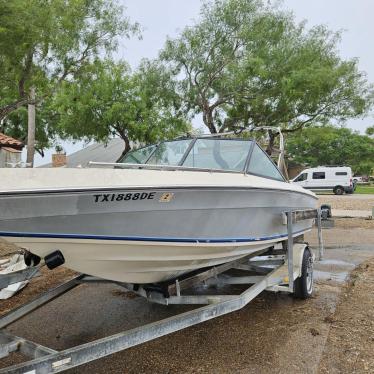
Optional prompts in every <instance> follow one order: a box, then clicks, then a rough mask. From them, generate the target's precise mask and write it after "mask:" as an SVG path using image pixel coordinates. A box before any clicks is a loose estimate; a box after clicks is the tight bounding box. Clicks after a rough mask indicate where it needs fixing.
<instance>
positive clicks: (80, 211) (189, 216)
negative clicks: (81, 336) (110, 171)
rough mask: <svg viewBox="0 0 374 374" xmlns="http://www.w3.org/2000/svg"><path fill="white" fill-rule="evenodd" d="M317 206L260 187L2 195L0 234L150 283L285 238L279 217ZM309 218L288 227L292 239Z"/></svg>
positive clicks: (98, 271) (106, 273) (82, 267)
mask: <svg viewBox="0 0 374 374" xmlns="http://www.w3.org/2000/svg"><path fill="white" fill-rule="evenodd" d="M315 207H316V199H315V198H314V197H312V196H310V195H308V194H304V193H300V192H293V191H285V190H277V189H271V188H269V189H264V188H261V189H260V188H244V187H240V188H233V187H231V188H230V187H217V188H214V187H205V188H204V187H190V188H182V187H179V188H177V187H175V186H174V187H164V188H149V187H143V188H136V189H129V188H127V189H126V188H113V189H105V190H104V189H97V190H94V189H90V190H85V191H74V190H68V191H61V190H60V191H52V192H43V193H42V192H34V193H18V194H10V195H2V196H0V208H1V213H0V236H1V237H3V238H5V239H7V240H9V241H11V242H13V243H15V244H17V245H19V246H22V247H25V248H27V249H29V250H30V251H31V252H32V253H35V254H37V255H39V256H41V257H44V256H46V255H47V254H49V253H51V252H53V251H55V250H60V251H61V252H62V253H63V255H64V258H65V261H66V263H65V266H67V267H68V268H71V269H73V270H76V271H79V272H83V273H86V274H91V275H94V276H98V277H101V278H105V279H111V280H115V281H121V282H129V283H156V282H162V281H165V280H168V279H171V278H175V277H177V276H179V275H181V274H183V273H187V272H190V271H193V270H196V269H199V268H204V267H207V266H212V265H217V264H221V263H225V262H229V261H232V260H235V259H238V258H240V257H243V256H246V255H248V254H251V253H256V252H258V251H259V250H261V249H264V248H266V247H268V246H271V245H272V243H276V242H279V241H281V240H285V239H286V237H287V226H286V225H284V222H283V220H282V212H284V211H287V210H289V209H310V208H315ZM311 226H312V220H306V221H302V222H299V223H297V224H295V225H294V235H300V234H302V233H304V232H306V231H307V230H309V229H310V228H311Z"/></svg>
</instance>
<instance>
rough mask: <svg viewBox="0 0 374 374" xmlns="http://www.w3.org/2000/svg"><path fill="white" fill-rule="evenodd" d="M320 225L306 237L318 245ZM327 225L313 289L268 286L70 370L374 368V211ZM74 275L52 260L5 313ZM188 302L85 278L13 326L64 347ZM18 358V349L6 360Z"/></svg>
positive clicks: (1, 308)
mask: <svg viewBox="0 0 374 374" xmlns="http://www.w3.org/2000/svg"><path fill="white" fill-rule="evenodd" d="M353 196H354V195H353ZM344 197H345V196H344ZM326 198H327V197H326ZM339 198H343V197H339ZM328 199H329V200H328V202H330V203H331V201H333V202H334V204H338V205H337V206H336V208H338V209H349V208H346V207H344V208H342V206H341V204H342V201H341V200H339V199H338V200H336V199H335V196H328ZM351 200H352V199H351ZM344 202H345V200H344V201H343V203H344ZM366 204H367V203H366ZM354 209H357V206H355V207H354ZM362 209H367V208H366V205H365V206H364V205H363V208H362ZM315 231H316V230H314V231H313V232H312V233H310V234H308V235H306V238H305V239H306V240H307V241H309V242H310V243H311V245H312V246H313V245H315V244H316V232H315ZM323 235H324V239H325V244H326V247H327V248H326V253H325V259H324V260H323V261H322V262H317V263H316V264H315V277H316V290H315V294H314V296H313V297H312V298H311V299H309V300H306V301H301V300H295V299H293V298H292V297H290V296H289V295H286V294H274V293H268V292H264V293H262V294H261V295H260V296H259V297H257V298H256V299H255V300H253V301H252V302H251V303H250V304H248V305H247V306H246V307H245V308H243V309H242V310H240V311H238V312H235V313H231V314H229V315H226V316H223V317H220V318H216V319H213V320H211V321H208V322H205V323H203V324H200V325H197V326H194V327H191V328H188V329H186V330H183V331H179V332H178V333H175V334H171V335H168V336H165V337H163V338H160V339H157V340H154V341H151V342H149V343H146V344H142V345H140V346H137V347H134V348H131V349H129V350H126V351H123V352H120V353H117V354H114V355H111V356H109V357H106V358H104V359H101V360H98V361H95V362H92V363H90V364H87V365H84V366H81V367H79V368H76V369H71V370H69V371H68V372H69V373H89V374H91V373H134V374H135V373H169V374H171V373H180V372H184V373H320V374H326V373H372V372H373V367H374V355H373V352H374V335H373V334H374V221H373V220H364V219H346V218H345V219H336V220H335V227H334V228H331V229H326V230H324V232H323ZM0 248H2V249H0V254H1V251H2V253H4V252H6V251H9V249H12V248H11V247H9V246H8V247H5V246H4V243H3V244H1V243H0ZM349 274H350V278H349V281H348V282H347V281H346V279H347V276H348V275H349ZM72 276H73V272H71V271H69V270H66V269H60V270H58V271H56V270H55V271H53V272H50V271H48V270H45V271H44V275H43V277H41V278H37V279H34V280H32V282H31V283H30V284H29V285H28V286H27V287H26V288H25V289H24V290H22V291H21V292H20V293H19V294H18V295H16V296H15V297H13V298H12V299H10V300H8V301H0V313H5V312H6V311H7V310H9V309H11V308H13V307H16V306H18V305H20V304H21V303H23V302H25V301H26V300H29V299H31V298H33V297H34V296H35V295H37V294H38V293H39V292H41V291H43V290H45V289H47V288H50V287H53V286H55V285H57V284H59V283H60V282H62V281H63V280H64V279H68V278H71V277H72ZM186 310H188V308H187V307H181V306H170V307H165V306H162V305H155V304H151V303H148V302H147V301H146V300H144V299H142V298H135V299H133V298H130V297H129V294H128V293H126V292H124V291H123V289H122V288H120V287H119V286H115V285H81V286H79V287H77V288H75V289H74V290H73V291H71V292H69V293H68V294H65V295H63V296H62V297H61V298H60V299H58V300H55V301H53V302H52V303H50V304H49V305H46V306H44V307H43V308H40V309H39V310H37V311H35V312H34V313H32V314H31V315H29V316H26V317H24V318H23V319H21V320H19V321H17V322H16V323H14V324H12V325H11V326H9V327H8V331H10V332H11V333H13V334H16V335H22V336H25V337H26V338H28V339H30V340H33V341H37V342H38V343H40V344H44V345H48V346H50V347H51V348H54V349H57V350H61V349H66V348H68V347H71V346H73V345H77V344H82V343H85V342H89V341H91V340H93V339H97V338H101V337H104V336H107V335H110V334H114V333H117V332H120V331H123V330H127V329H131V328H134V327H137V326H139V325H141V324H144V323H150V322H153V321H155V320H159V319H161V318H166V317H168V316H171V315H174V314H175V313H180V312H183V311H186ZM30 326H31V327H32V328H30ZM20 359H21V358H20V357H19V356H11V357H9V358H8V359H6V360H5V361H3V362H1V364H0V365H2V366H3V367H4V366H8V365H10V364H12V363H15V362H17V361H18V360H20ZM0 367H1V366H0Z"/></svg>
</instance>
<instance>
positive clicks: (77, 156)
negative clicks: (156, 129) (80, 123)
mask: <svg viewBox="0 0 374 374" xmlns="http://www.w3.org/2000/svg"><path fill="white" fill-rule="evenodd" d="M124 149H125V143H124V141H123V140H122V139H119V138H114V139H111V140H109V141H108V143H106V144H104V143H95V144H91V145H89V146H87V147H86V148H83V149H81V150H79V151H77V152H74V153H71V154H70V155H67V164H66V166H67V167H70V168H74V167H78V166H82V167H85V166H87V164H88V163H89V161H97V162H98V161H102V162H116V161H117V160H118V158H119V157H120V156H121V154H122V152H123V150H124ZM39 167H42V168H49V167H52V164H51V163H48V164H46V165H42V166H39Z"/></svg>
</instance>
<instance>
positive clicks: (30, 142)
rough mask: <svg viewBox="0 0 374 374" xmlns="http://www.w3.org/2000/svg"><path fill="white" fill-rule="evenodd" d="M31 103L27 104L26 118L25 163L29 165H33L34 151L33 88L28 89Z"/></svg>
mask: <svg viewBox="0 0 374 374" xmlns="http://www.w3.org/2000/svg"><path fill="white" fill-rule="evenodd" d="M30 100H31V103H30V104H29V105H28V118H27V158H26V163H27V164H29V167H31V168H32V167H34V153H35V88H34V87H31V89H30Z"/></svg>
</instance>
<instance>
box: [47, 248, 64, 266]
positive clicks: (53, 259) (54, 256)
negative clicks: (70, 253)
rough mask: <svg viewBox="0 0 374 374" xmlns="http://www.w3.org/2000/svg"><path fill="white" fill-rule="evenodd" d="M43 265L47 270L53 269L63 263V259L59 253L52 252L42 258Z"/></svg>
mask: <svg viewBox="0 0 374 374" xmlns="http://www.w3.org/2000/svg"><path fill="white" fill-rule="evenodd" d="M44 261H45V264H46V265H47V268H48V269H49V270H52V269H55V268H57V267H58V266H60V265H63V264H64V263H65V258H64V256H63V254H62V253H61V252H60V251H58V250H57V251H54V252H52V253H50V254H49V255H47V256H45V257H44Z"/></svg>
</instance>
